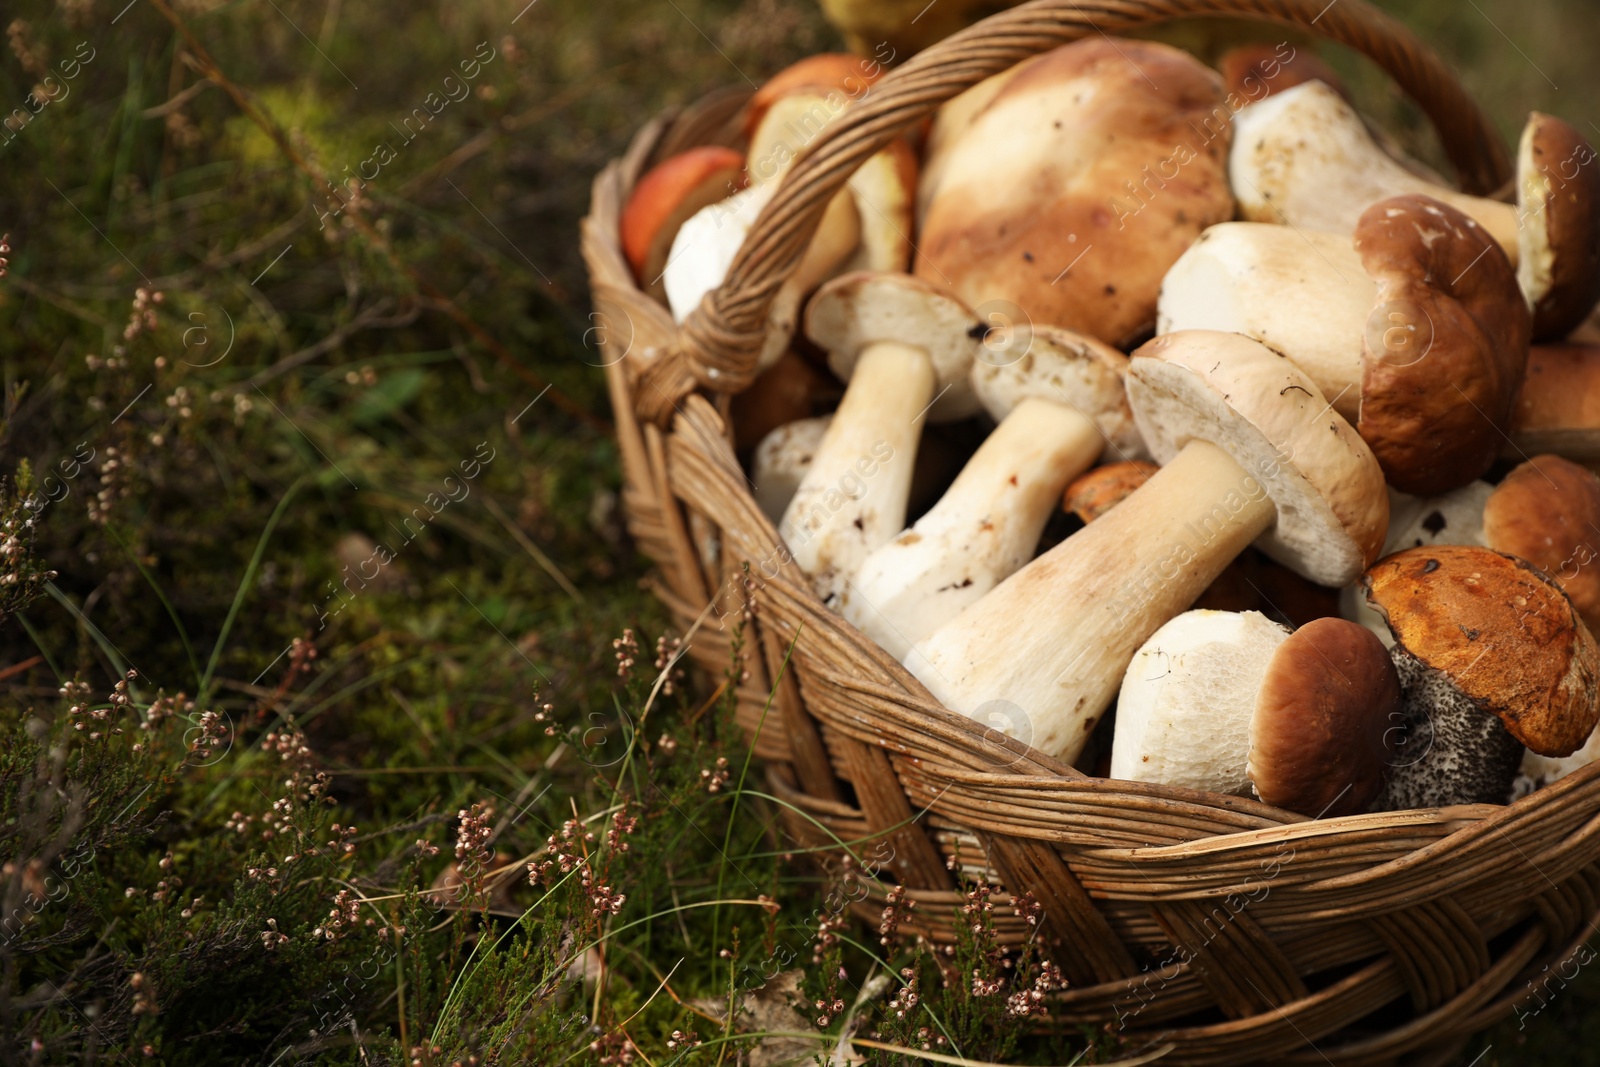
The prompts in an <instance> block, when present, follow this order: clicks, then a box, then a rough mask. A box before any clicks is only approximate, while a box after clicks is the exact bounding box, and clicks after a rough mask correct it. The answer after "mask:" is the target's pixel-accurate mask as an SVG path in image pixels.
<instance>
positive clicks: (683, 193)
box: [618, 145, 744, 303]
mask: <svg viewBox="0 0 1600 1067" xmlns="http://www.w3.org/2000/svg"><path fill="white" fill-rule="evenodd" d="M743 186H744V156H742V155H740V154H739V153H738V152H735V151H734V150H733V149H731V148H724V147H723V146H721V145H702V146H700V147H698V148H691V149H689V150H688V151H686V152H680V153H678V154H677V155H675V156H672V157H671V158H669V159H666V160H663V161H662V162H660V163H658V164H656V165H655V166H654V167H652V168H651V169H650V170H649V171H648V172H647V173H646V174H645V175H644V177H642V178H640V179H639V181H638V183H637V184H636V185H634V187H633V192H632V194H631V195H629V197H628V203H627V205H626V206H625V207H624V208H623V209H622V218H621V219H620V221H619V224H618V228H619V231H620V236H621V238H622V254H623V255H624V256H625V257H627V260H628V266H630V267H632V268H633V276H634V278H635V279H637V280H638V282H639V284H640V285H642V286H644V288H645V291H646V292H648V293H649V294H650V295H651V296H653V297H655V298H656V299H657V300H659V301H661V302H662V303H666V302H667V290H666V286H665V285H664V284H663V283H662V279H661V274H662V271H663V270H665V269H666V265H667V254H668V252H670V251H671V249H672V241H673V239H674V238H675V237H677V236H678V230H679V228H680V227H682V226H683V224H684V221H685V220H687V219H688V218H689V217H690V216H691V215H693V214H695V213H696V212H697V211H699V210H701V209H702V208H705V207H708V206H710V205H711V204H715V203H717V202H718V201H721V200H725V199H727V198H728V197H729V196H730V195H732V194H733V193H735V192H738V191H739V189H741V188H743Z"/></svg>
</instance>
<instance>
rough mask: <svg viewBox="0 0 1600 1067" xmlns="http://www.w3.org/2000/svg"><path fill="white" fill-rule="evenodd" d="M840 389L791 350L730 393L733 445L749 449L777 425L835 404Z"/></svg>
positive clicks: (806, 360) (815, 367) (810, 414)
mask: <svg viewBox="0 0 1600 1067" xmlns="http://www.w3.org/2000/svg"><path fill="white" fill-rule="evenodd" d="M843 392H844V389H843V387H842V386H840V384H839V382H838V380H837V379H836V378H834V376H833V375H831V374H829V373H828V371H827V370H826V369H825V368H823V367H819V366H817V365H816V364H815V363H812V362H811V361H810V360H808V359H806V358H805V357H804V356H801V355H799V354H797V353H795V352H793V351H789V352H785V353H784V354H783V355H782V356H780V357H779V358H778V362H776V363H774V364H773V365H772V366H771V367H769V368H767V369H766V370H765V371H763V372H762V373H761V374H760V375H758V376H757V377H756V380H755V381H754V382H751V383H750V388H748V389H746V390H745V391H744V392H742V393H736V394H734V397H733V401H732V405H731V407H732V412H731V414H732V418H733V441H734V445H735V447H737V448H740V449H745V448H752V447H754V446H755V445H756V444H757V443H758V442H760V441H761V440H762V439H763V438H765V437H766V436H767V434H769V433H771V432H772V431H773V430H776V429H777V428H778V427H779V426H783V425H786V424H788V423H791V422H794V421H795V420H797V419H807V418H810V417H811V416H813V415H816V414H817V413H818V411H819V410H821V409H823V408H825V407H828V406H831V405H833V404H834V403H836V402H837V401H838V399H839V397H840V395H842V394H843Z"/></svg>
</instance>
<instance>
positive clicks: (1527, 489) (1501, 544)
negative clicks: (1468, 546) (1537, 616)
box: [1483, 456, 1600, 631]
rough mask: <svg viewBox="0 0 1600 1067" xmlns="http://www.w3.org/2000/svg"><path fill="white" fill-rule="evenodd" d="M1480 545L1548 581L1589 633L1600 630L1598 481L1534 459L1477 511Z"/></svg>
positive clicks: (1568, 464) (1568, 465) (1550, 460)
mask: <svg viewBox="0 0 1600 1067" xmlns="http://www.w3.org/2000/svg"><path fill="white" fill-rule="evenodd" d="M1483 534H1484V541H1485V543H1486V544H1488V546H1489V547H1490V548H1493V549H1495V550H1496V551H1499V552H1508V553H1510V554H1511V555H1513V556H1520V557H1521V558H1523V559H1525V560H1527V561H1528V562H1529V563H1532V564H1533V565H1534V566H1535V567H1538V568H1539V569H1540V570H1542V571H1544V572H1545V573H1546V574H1548V575H1549V576H1550V577H1552V578H1554V579H1555V581H1556V584H1557V585H1559V586H1561V588H1562V590H1564V591H1565V592H1566V594H1567V597H1568V598H1569V599H1570V600H1571V601H1572V606H1573V607H1574V608H1576V609H1577V610H1578V614H1579V615H1580V616H1582V617H1583V621H1584V622H1585V623H1586V624H1587V625H1588V627H1589V629H1590V631H1600V478H1597V477H1596V476H1595V473H1594V472H1593V471H1591V470H1590V469H1589V468H1587V467H1580V466H1579V465H1578V464H1576V463H1573V462H1572V461H1570V460H1565V459H1562V458H1561V457H1560V456H1534V457H1533V458H1532V459H1530V460H1528V462H1526V463H1523V464H1521V465H1520V466H1518V467H1517V468H1516V469H1514V470H1513V471H1512V472H1511V473H1510V474H1508V475H1506V477H1505V480H1504V481H1502V482H1501V483H1500V485H1499V486H1498V487H1497V488H1496V489H1495V491H1494V493H1493V494H1492V495H1491V496H1490V497H1489V502H1488V503H1487V504H1485V505H1484V509H1483Z"/></svg>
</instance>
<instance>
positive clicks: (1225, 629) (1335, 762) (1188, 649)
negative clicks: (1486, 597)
mask: <svg viewBox="0 0 1600 1067" xmlns="http://www.w3.org/2000/svg"><path fill="white" fill-rule="evenodd" d="M1399 708H1400V683H1399V679H1398V677H1397V676H1396V674H1395V669H1394V665H1393V664H1392V663H1390V661H1389V653H1388V652H1387V651H1386V650H1385V649H1384V647H1383V645H1382V644H1381V643H1379V641H1378V640H1377V639H1376V638H1375V637H1373V636H1372V635H1371V634H1370V633H1368V632H1367V631H1366V630H1364V629H1362V628H1361V627H1360V626H1356V625H1354V624H1353V623H1348V622H1345V621H1344V620H1343V619H1317V620H1315V621H1313V622H1310V623H1307V624H1306V625H1305V626H1302V627H1300V628H1299V629H1298V630H1295V631H1294V632H1293V633H1292V634H1291V633H1290V632H1289V631H1288V630H1287V629H1285V628H1284V627H1282V626H1279V625H1278V624H1277V623H1275V622H1273V621H1272V620H1270V619H1268V618H1267V617H1266V616H1264V615H1261V614H1259V613H1257V612H1253V611H1250V612H1242V613H1234V612H1224V611H1189V612H1185V613H1184V614H1182V615H1179V616H1178V617H1177V618H1175V619H1173V620H1172V621H1171V622H1169V623H1167V624H1166V625H1165V626H1163V627H1162V628H1161V629H1159V630H1157V631H1156V633H1155V635H1154V636H1152V637H1151V638H1150V640H1149V641H1146V642H1145V644H1144V647H1142V648H1140V649H1139V652H1138V654H1137V655H1136V656H1134V659H1133V662H1132V663H1131V664H1129V665H1128V672H1127V674H1126V675H1125V676H1124V678H1123V682H1122V693H1121V695H1120V696H1119V697H1118V700H1117V733H1116V738H1115V740H1114V741H1113V743H1112V749H1111V776H1112V777H1113V778H1126V779H1130V780H1132V781H1139V782H1158V783H1161V784H1164V785H1177V786H1187V787H1189V788H1193V789H1204V790H1207V791H1210V792H1216V793H1238V794H1241V795H1249V794H1251V793H1254V794H1255V795H1256V796H1258V797H1260V798H1261V799H1262V800H1264V801H1266V802H1267V803H1268V804H1274V805H1277V806H1278V807H1281V808H1287V809H1288V810H1290V811H1297V812H1300V813H1302V814H1305V815H1311V816H1313V817H1317V818H1320V817H1322V816H1324V815H1348V814H1353V813H1355V812H1361V811H1365V810H1366V809H1367V807H1368V805H1370V804H1371V803H1372V801H1373V799H1374V798H1375V797H1376V796H1377V795H1378V793H1379V791H1380V790H1381V789H1382V788H1383V780H1384V776H1385V774H1386V773H1387V771H1388V765H1389V763H1390V762H1391V761H1390V755H1391V748H1390V744H1389V741H1390V736H1391V731H1392V727H1393V726H1394V725H1395V723H1394V720H1393V718H1392V717H1396V716H1398V713H1399Z"/></svg>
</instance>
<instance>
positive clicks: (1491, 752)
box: [1362, 545, 1600, 810]
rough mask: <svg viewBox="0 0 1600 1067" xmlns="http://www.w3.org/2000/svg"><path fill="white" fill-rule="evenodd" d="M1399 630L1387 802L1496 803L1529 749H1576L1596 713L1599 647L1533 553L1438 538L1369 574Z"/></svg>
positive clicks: (1370, 586)
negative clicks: (1397, 718)
mask: <svg viewBox="0 0 1600 1067" xmlns="http://www.w3.org/2000/svg"><path fill="white" fill-rule="evenodd" d="M1362 584H1363V585H1364V587H1365V588H1366V590H1367V597H1368V599H1369V600H1371V602H1372V604H1373V606H1374V607H1376V608H1377V609H1378V611H1380V612H1381V613H1382V614H1383V616H1384V618H1385V620H1386V621H1387V622H1388V625H1389V628H1390V630H1391V631H1393V633H1394V639H1395V645H1394V648H1393V650H1392V652H1391V655H1392V656H1393V657H1394V663H1395V667H1396V669H1398V671H1399V672H1400V683H1401V690H1402V692H1403V694H1404V700H1405V709H1404V719H1405V739H1404V742H1403V743H1402V745H1401V747H1400V751H1399V753H1398V755H1397V757H1396V760H1395V766H1394V768H1393V770H1392V772H1391V774H1390V778H1389V784H1388V786H1387V787H1386V789H1385V790H1384V793H1383V796H1382V797H1381V798H1380V800H1379V804H1378V806H1379V808H1380V809H1381V810H1396V809H1402V808H1425V807H1441V806H1444V805H1447V804H1472V803H1501V802H1503V801H1504V800H1505V797H1506V794H1507V791H1508V790H1509V789H1510V786H1511V782H1512V779H1513V778H1514V777H1515V776H1516V773H1517V767H1518V766H1519V765H1520V764H1521V762H1522V756H1523V752H1522V747H1523V746H1524V745H1526V746H1527V747H1528V748H1529V749H1531V750H1533V751H1534V752H1536V753H1538V754H1540V755H1543V756H1566V755H1569V754H1571V753H1572V752H1574V751H1575V750H1577V748H1578V747H1579V746H1580V745H1582V744H1583V743H1584V741H1585V740H1586V739H1587V738H1588V736H1589V733H1590V731H1591V730H1593V729H1594V725H1595V721H1596V719H1597V718H1600V649H1597V648H1596V646H1595V642H1594V638H1593V637H1591V636H1590V634H1589V630H1588V628H1587V627H1585V626H1584V625H1583V623H1582V621H1581V620H1580V619H1579V618H1578V615H1577V613H1576V612H1575V611H1574V610H1573V607H1572V603H1571V601H1569V600H1568V599H1567V598H1566V596H1565V595H1564V594H1563V593H1562V592H1561V590H1560V588H1558V587H1557V586H1556V585H1555V584H1554V583H1552V582H1551V581H1550V580H1549V579H1548V578H1547V577H1546V576H1545V575H1544V574H1543V573H1542V572H1541V571H1539V570H1538V569H1537V568H1536V567H1534V566H1533V565H1532V564H1529V563H1527V562H1526V561H1523V560H1519V559H1517V558H1515V557H1513V556H1507V555H1504V554H1502V553H1499V552H1495V551H1493V550H1492V549H1488V548H1475V547H1470V546H1462V545H1433V546H1430V547H1427V548H1413V549H1408V550H1406V551H1404V552H1400V553H1397V554H1395V555H1393V556H1390V557H1388V558H1387V559H1385V560H1383V561H1382V562H1380V563H1379V564H1378V565H1377V566H1375V567H1373V568H1372V569H1371V570H1369V571H1368V572H1367V574H1366V577H1365V578H1364V579H1363V580H1362Z"/></svg>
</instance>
